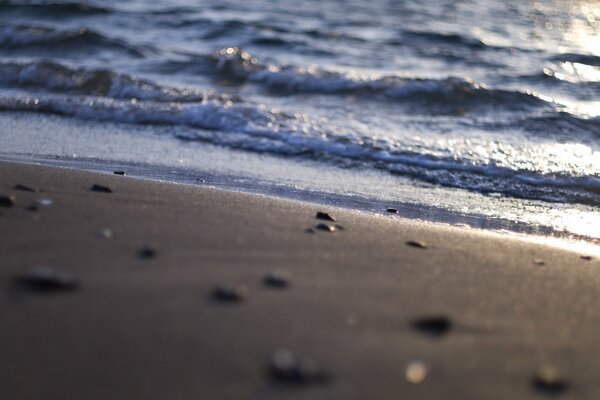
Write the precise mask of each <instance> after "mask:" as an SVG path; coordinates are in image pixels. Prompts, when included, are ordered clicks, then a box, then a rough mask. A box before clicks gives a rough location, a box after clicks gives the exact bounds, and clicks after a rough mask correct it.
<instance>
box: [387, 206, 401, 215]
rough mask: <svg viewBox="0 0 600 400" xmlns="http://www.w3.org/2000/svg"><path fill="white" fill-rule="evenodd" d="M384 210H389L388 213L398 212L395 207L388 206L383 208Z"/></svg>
mask: <svg viewBox="0 0 600 400" xmlns="http://www.w3.org/2000/svg"><path fill="white" fill-rule="evenodd" d="M385 211H387V212H389V213H390V214H398V209H397V208H392V207H388V208H386V209H385Z"/></svg>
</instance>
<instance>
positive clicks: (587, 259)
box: [581, 255, 592, 261]
mask: <svg viewBox="0 0 600 400" xmlns="http://www.w3.org/2000/svg"><path fill="white" fill-rule="evenodd" d="M581 259H582V260H585V261H591V260H592V256H587V255H583V256H581Z"/></svg>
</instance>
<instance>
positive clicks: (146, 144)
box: [0, 0, 600, 243]
mask: <svg viewBox="0 0 600 400" xmlns="http://www.w3.org/2000/svg"><path fill="white" fill-rule="evenodd" d="M0 143H1V144H0V157H2V158H3V159H10V160H21V161H38V162H44V163H51V164H55V165H63V166H74V167H77V168H88V169H100V170H106V169H110V167H112V166H116V165H118V166H121V167H122V168H123V169H127V170H129V171H132V172H133V174H134V175H136V174H137V175H139V176H146V177H151V178H158V179H165V180H172V181H179V182H187V183H199V182H200V183H202V184H209V185H212V186H221V187H227V188H231V189H240V190H249V191H254V192H260V193H267V194H275V195H281V196H286V197H294V198H300V199H307V200H312V201H318V202H326V203H330V204H335V205H342V206H348V207H355V208H359V209H366V210H369V211H375V212H383V210H384V209H385V207H387V206H394V207H397V208H398V209H399V210H400V215H404V216H409V217H414V218H420V219H425V220H433V221H444V222H449V223H455V224H466V225H469V226H474V227H479V228H491V229H496V230H510V231H520V232H530V233H542V234H550V235H558V236H568V237H574V238H579V239H584V240H588V241H592V242H596V243H600V228H599V227H600V3H597V2H589V1H558V0H557V1H551V0H543V1H518V0H506V1H489V0H479V1H475V0H464V1H457V0H432V1H427V2H414V1H391V0H388V1H386V0H371V1H369V2H364V1H354V0H329V1H316V0H309V1H305V0H303V1H299V2H289V1H267V0H248V1H217V0H205V1H198V2H189V1H187V2H184V1H178V0H166V1H154V2H151V1H142V0H133V1H132V0H129V1H118V2H117V1H86V2H70V1H58V0H48V1H47V0H36V1H17V0H0ZM130 175H131V173H130Z"/></svg>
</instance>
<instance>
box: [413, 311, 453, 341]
mask: <svg viewBox="0 0 600 400" xmlns="http://www.w3.org/2000/svg"><path fill="white" fill-rule="evenodd" d="M413 328H414V329H415V330H417V331H418V332H419V333H422V334H424V335H428V336H431V337H435V338H439V337H442V336H444V335H445V334H447V333H448V332H450V330H451V329H452V321H450V320H449V319H448V318H446V317H444V316H432V317H424V318H418V319H416V320H414V321H413Z"/></svg>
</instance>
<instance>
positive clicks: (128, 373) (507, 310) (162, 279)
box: [0, 163, 600, 400]
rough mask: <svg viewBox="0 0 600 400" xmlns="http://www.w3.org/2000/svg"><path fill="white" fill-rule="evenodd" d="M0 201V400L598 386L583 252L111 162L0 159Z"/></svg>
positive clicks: (592, 297) (532, 392) (594, 308)
mask: <svg viewBox="0 0 600 400" xmlns="http://www.w3.org/2000/svg"><path fill="white" fill-rule="evenodd" d="M16 184H22V185H27V186H29V187H31V188H36V189H39V190H41V192H38V193H36V192H27V191H23V190H17V189H14V186H15V185H16ZM94 184H98V185H102V186H106V187H109V188H110V189H112V193H104V192H98V191H92V190H90V188H91V187H92V186H93V185H94ZM0 194H1V195H4V196H9V195H14V196H16V198H15V205H14V206H13V207H0V212H1V215H0V229H1V232H2V234H1V240H0V254H1V256H2V262H1V264H0V279H1V283H2V291H3V295H2V296H0V399H3V400H4V399H102V400H106V399H280V398H294V399H296V398H305V399H442V398H444V399H521V398H523V399H525V398H532V399H536V398H544V397H548V396H558V397H560V398H572V399H584V398H589V399H595V398H598V393H600V380H599V379H598V376H600V346H599V343H600V312H599V311H598V305H599V300H600V262H599V260H598V257H597V256H596V255H594V256H593V257H592V258H591V260H586V259H583V258H581V257H580V256H581V254H580V253H578V252H574V251H568V250H564V249H560V248H557V247H552V246H550V245H544V244H535V243H531V242H528V241H524V240H522V239H519V238H513V237H508V236H500V235H495V234H490V233H481V232H476V231H470V230H466V229H458V228H451V227H445V226H441V225H433V224H426V223H421V222H415V221H410V220H406V219H402V218H400V217H398V216H395V215H394V216H392V215H390V216H384V215H372V214H365V213H359V212H355V211H350V210H343V209H334V208H331V207H323V206H320V205H316V204H307V203H300V202H294V201H288V200H281V199H276V198H270V197H265V196H258V195H249V194H242V193H235V192H228V191H222V190H216V189H210V188H203V187H192V186H183V185H174V184H166V183H158V182H150V181H143V180H137V179H132V178H130V177H127V176H117V175H113V174H112V173H108V174H98V173H90V172H78V171H73V170H67V169H56V168H48V167H40V166H31V165H18V164H11V163H0ZM39 199H52V204H51V205H38V206H36V207H35V208H37V210H29V209H27V208H28V207H29V206H30V205H31V204H32V203H33V202H34V201H35V200H39ZM4 200H5V203H6V202H10V200H8V199H4ZM317 211H324V212H328V213H329V214H330V215H332V216H334V217H335V219H337V222H336V223H337V224H339V225H341V226H343V228H344V229H343V230H342V229H338V230H337V231H335V232H327V231H322V230H318V229H316V230H315V231H314V233H309V232H307V229H310V228H313V229H314V228H315V227H316V225H318V224H319V223H327V221H321V220H317V219H316V218H315V214H316V212H317ZM400 211H401V210H400ZM336 223H330V224H336ZM103 229H110V232H109V231H102V230H103ZM110 233H112V238H107V237H105V236H111V235H110ZM407 241H421V242H423V243H425V244H426V246H427V248H424V249H423V248H419V247H415V246H410V245H407V244H406V242H407ZM144 249H146V250H147V251H146V252H143V250H144ZM148 250H152V251H154V252H155V253H152V251H148ZM536 261H537V262H536ZM542 264H543V265H542ZM36 266H46V267H49V268H51V270H52V271H55V272H60V273H64V274H68V275H70V277H69V276H66V277H62V278H61V276H58V277H56V276H31V275H27V274H28V273H29V271H30V270H31V268H33V267H36ZM272 271H280V272H281V273H282V274H283V276H284V278H285V277H287V279H288V283H289V286H288V287H277V286H276V284H278V283H282V282H280V280H278V279H279V278H281V277H280V276H275V277H272V278H273V279H272V280H271V285H268V284H265V282H264V277H265V275H266V274H268V273H270V272H272ZM36 279H37V280H36ZM61 279H62V280H61ZM70 279H72V280H70ZM74 285H76V286H75V287H74ZM219 285H222V286H221V289H223V290H222V291H221V292H219V293H217V295H215V292H214V291H215V288H217V287H219ZM230 286H231V287H233V288H234V289H235V290H233V291H228V290H227V289H228V287H230ZM242 286H243V288H242V289H240V288H239V287H242ZM237 296H241V297H239V298H238V297H237ZM282 349H287V350H288V351H289V352H292V354H294V355H295V356H296V357H298V358H299V359H301V360H303V361H301V362H300V364H295V363H294V359H289V352H279V353H278V351H280V350H282ZM275 354H278V362H279V364H278V367H279V369H276V370H274V369H273V368H272V366H271V364H272V359H273V357H274V355H275ZM307 360H308V361H307ZM310 360H313V361H310ZM411 363H414V364H412V367H411V368H409V369H408V375H409V379H407V366H409V365H411ZM536 376H537V378H536ZM411 381H412V382H411Z"/></svg>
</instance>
